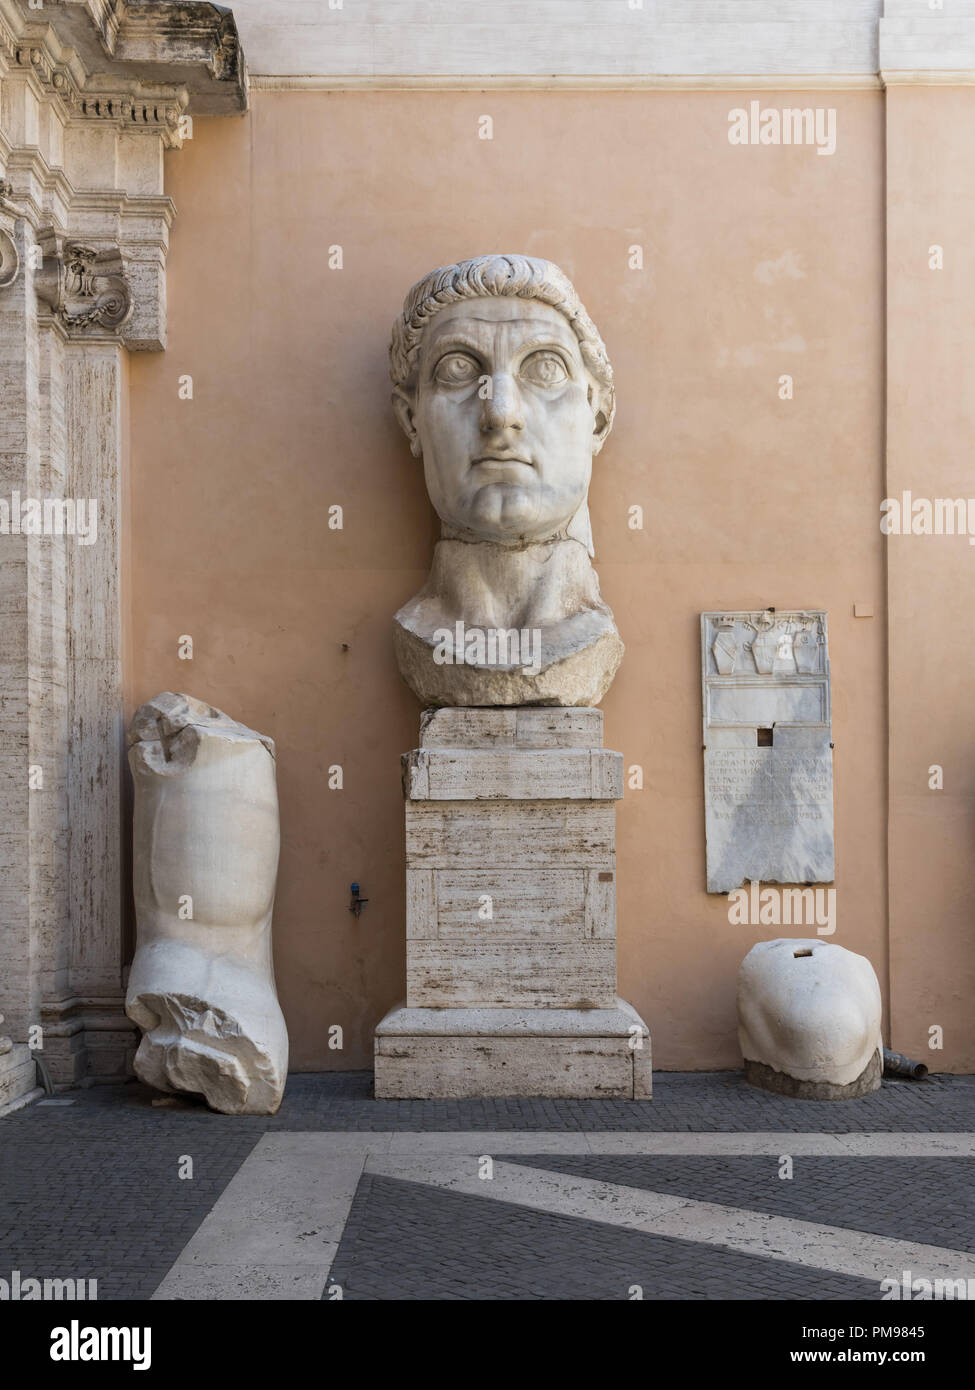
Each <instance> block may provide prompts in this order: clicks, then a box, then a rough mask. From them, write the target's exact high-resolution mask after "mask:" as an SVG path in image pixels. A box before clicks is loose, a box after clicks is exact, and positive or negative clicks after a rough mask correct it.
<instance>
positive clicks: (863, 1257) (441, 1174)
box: [366, 1154, 975, 1291]
mask: <svg viewBox="0 0 975 1390" xmlns="http://www.w3.org/2000/svg"><path fill="white" fill-rule="evenodd" d="M366 1171H367V1172H369V1173H371V1174H372V1175H373V1176H376V1177H388V1178H398V1179H400V1180H402V1181H406V1182H418V1183H424V1184H426V1185H427V1186H431V1187H437V1188H442V1189H444V1190H446V1191H449V1192H455V1193H462V1194H464V1195H466V1196H469V1197H487V1198H489V1199H492V1200H494V1201H499V1202H510V1203H512V1204H514V1205H516V1206H522V1207H530V1208H531V1209H533V1210H535V1211H545V1212H550V1213H552V1214H555V1215H559V1216H569V1217H577V1218H581V1219H583V1220H586V1221H599V1222H602V1223H604V1224H607V1225H611V1226H621V1227H625V1228H626V1229H628V1230H632V1231H641V1232H643V1233H644V1234H646V1235H655V1236H671V1237H675V1238H677V1239H679V1240H686V1241H694V1242H696V1243H698V1244H701V1245H707V1246H720V1247H723V1248H725V1249H727V1250H734V1251H736V1252H738V1253H739V1254H746V1255H758V1256H761V1257H763V1258H765V1259H773V1260H786V1261H788V1262H790V1263H792V1264H798V1265H804V1266H807V1267H810V1268H814V1269H821V1270H828V1271H830V1272H832V1273H834V1274H845V1275H850V1276H852V1277H854V1278H859V1279H871V1280H876V1281H877V1282H878V1285H879V1281H880V1280H882V1279H888V1278H894V1279H897V1280H900V1278H901V1273H902V1271H903V1270H910V1271H911V1273H912V1277H915V1278H926V1279H959V1278H961V1279H969V1278H975V1255H971V1254H968V1253H966V1252H965V1251H962V1250H948V1249H944V1248H942V1247H941V1246H937V1245H923V1244H919V1243H917V1242H914V1241H903V1240H892V1239H890V1238H889V1237H886V1236H875V1235H871V1234H869V1233H868V1232H866V1231H855V1230H846V1229H844V1228H842V1227H839V1226H825V1225H821V1224H819V1223H818V1222H815V1221H798V1220H795V1219H793V1218H789V1217H783V1216H767V1215H765V1214H763V1213H761V1212H755V1211H748V1210H745V1209H743V1208H740V1207H729V1206H723V1205H720V1204H719V1203H716V1202H698V1201H693V1200H690V1199H688V1198H685V1197H679V1196H674V1195H672V1194H670V1193H666V1194H665V1193H660V1192H648V1191H644V1190H643V1189H640V1188H633V1187H625V1186H622V1185H620V1184H617V1183H608V1182H600V1181H597V1180H595V1179H592V1178H580V1177H574V1176H573V1177H569V1176H566V1175H564V1174H561V1173H553V1172H548V1171H544V1170H541V1169H537V1168H525V1167H523V1166H522V1165H521V1164H517V1163H500V1162H495V1163H494V1176H493V1177H492V1178H490V1179H482V1178H480V1177H479V1176H478V1164H477V1162H476V1161H474V1160H473V1159H472V1157H470V1156H467V1157H464V1156H455V1157H449V1156H442V1157H440V1158H407V1157H405V1156H403V1157H401V1156H399V1155H392V1154H386V1155H376V1156H374V1157H373V1156H371V1157H370V1158H369V1159H368V1160H367V1163H366ZM878 1291H879V1290H878Z"/></svg>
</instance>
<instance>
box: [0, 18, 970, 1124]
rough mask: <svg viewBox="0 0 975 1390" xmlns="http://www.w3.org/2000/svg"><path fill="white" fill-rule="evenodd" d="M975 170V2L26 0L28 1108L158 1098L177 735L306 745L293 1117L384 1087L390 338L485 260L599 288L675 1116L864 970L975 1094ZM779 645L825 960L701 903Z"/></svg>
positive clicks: (15, 158) (11, 203) (13, 238)
mask: <svg viewBox="0 0 975 1390" xmlns="http://www.w3.org/2000/svg"><path fill="white" fill-rule="evenodd" d="M973 135H975V0H944V4H943V5H934V4H931V3H930V2H929V0H778V2H776V0H754V2H753V3H747V2H745V0H743V2H742V3H739V4H733V5H728V4H724V3H719V0H699V3H694V4H689V3H686V0H656V3H655V2H654V0H644V3H643V4H637V3H633V0H538V3H534V4H531V5H525V4H520V3H516V2H515V0H511V2H510V3H508V2H507V0H503V2H502V3H499V4H495V5H493V6H490V7H484V6H481V5H477V4H469V3H457V4H454V5H449V6H446V5H445V6H432V5H429V4H421V3H413V0H402V2H401V3H395V4H391V3H388V0H387V3H382V2H381V0H344V3H330V2H329V3H326V0H314V3H312V0H239V3H237V4H236V5H235V6H234V8H233V12H232V13H231V12H230V11H228V10H226V9H223V8H221V7H217V6H214V5H210V4H205V3H190V4H179V5H176V4H169V3H164V2H163V0H143V3H135V2H134V0H43V3H42V4H33V3H28V0H0V179H2V183H0V392H2V410H0V466H2V468H3V470H4V480H3V487H2V488H0V498H2V499H4V500H5V502H6V506H7V522H8V525H7V528H6V533H4V534H0V556H2V559H3V565H2V569H0V574H2V584H3V588H2V593H3V614H4V633H5V639H6V640H5V642H4V650H3V658H2V680H3V685H2V700H0V736H2V750H0V751H2V767H3V783H2V786H3V803H2V804H3V815H2V823H0V855H2V860H3V872H2V884H3V890H2V904H3V915H2V918H0V1012H2V1014H3V1015H4V1017H5V1023H4V1025H3V1031H4V1032H5V1033H7V1034H9V1035H10V1037H11V1038H12V1040H13V1042H14V1043H15V1044H16V1045H17V1046H16V1047H15V1049H14V1052H13V1053H11V1054H9V1055H10V1056H14V1055H15V1054H16V1055H17V1056H18V1057H19V1058H20V1059H21V1073H20V1076H21V1081H20V1082H18V1083H17V1084H22V1078H23V1059H24V1057H25V1055H26V1054H25V1053H24V1051H23V1049H24V1048H26V1047H27V1045H28V1044H30V1043H31V1042H33V1043H34V1047H33V1050H32V1052H31V1054H30V1055H31V1056H33V1057H35V1058H40V1059H41V1060H42V1061H43V1062H44V1064H45V1066H46V1068H47V1070H48V1072H49V1074H50V1077H51V1079H52V1081H53V1082H54V1083H55V1084H68V1083H72V1082H77V1081H79V1080H82V1079H85V1078H89V1079H92V1080H99V1079H106V1078H109V1077H113V1076H118V1075H119V1074H121V1073H124V1072H125V1070H126V1069H127V1068H128V1067H129V1066H130V1064H131V1055H132V1052H133V1050H134V1045H135V1041H136V1035H135V1032H134V1029H133V1025H132V1024H131V1023H129V1021H128V1020H127V1019H126V1017H125V1013H124V1008H123V1001H124V993H125V979H126V967H127V964H128V963H129V962H130V961H131V958H132V952H133V945H134V922H133V913H132V908H131V887H130V881H131V869H130V865H129V849H128V846H129V842H130V837H131V807H130V801H131V791H130V785H129V782H128V774H127V770H126V767H125V758H124V729H125V726H126V723H127V722H128V720H129V719H130V718H131V715H132V713H133V712H134V710H135V709H136V708H137V707H138V706H139V705H141V704H142V703H143V702H144V701H145V700H147V699H149V698H150V697H151V696H153V695H154V694H156V693H157V692H159V691H163V690H178V691H186V692H188V693H190V694H192V695H195V696H197V697H198V698H200V699H204V700H206V701H208V702H210V703H211V704H213V705H214V706H217V707H219V708H220V709H223V710H226V711H228V712H229V713H230V714H231V715H232V716H233V717H234V718H236V719H239V720H241V721H243V722H244V723H246V724H247V725H250V726H251V727H252V728H255V729H259V730H261V731H262V732H264V733H266V734H268V735H270V736H271V737H272V738H273V739H274V740H275V743H276V747H277V776H278V791H279V798H280V805H281V826H282V854H281V862H280V869H279V876H278V893H277V902H276V907H275V919H274V940H275V968H276V975H277V985H278V992H279V995H280V998H281V1002H282V1006H283V1008H284V1012H285V1017H286V1019H287V1023H288V1031H289V1036H290V1043H291V1066H292V1069H293V1070H298V1071H302V1070H325V1069H337V1070H344V1069H353V1068H363V1067H368V1066H370V1065H371V1062H372V1036H373V1030H374V1028H375V1025H376V1022H377V1021H378V1020H379V1019H380V1018H381V1017H382V1016H383V1014H384V1013H385V1012H386V1011H387V1010H388V1009H389V1008H390V1007H391V1006H392V1005H393V1004H395V1002H396V1001H397V999H398V998H400V997H401V996H402V994H403V979H404V961H405V939H404V911H405V904H404V851H403V809H402V790H401V786H400V765H399V757H400V754H401V753H402V752H403V751H404V750H406V749H409V748H412V747H414V746H415V744H416V734H417V721H418V716H419V706H418V704H417V702H416V700H415V699H414V697H413V696H412V695H411V694H410V692H409V690H408V689H407V688H406V687H405V685H403V683H402V682H401V680H400V678H399V675H398V672H397V669H396V664H395V659H394V656H393V650H392V640H391V619H392V615H393V613H394V612H395V611H396V610H397V608H399V607H400V605H401V604H402V603H403V602H404V600H405V599H406V598H407V597H408V596H409V595H411V594H412V593H414V592H415V590H416V589H417V588H418V586H419V584H420V583H421V582H422V580H423V578H424V576H425V574H426V571H427V568H428V565H429V557H430V551H431V549H432V544H433V541H434V538H435V535H436V526H435V520H436V519H435V517H434V515H433V512H432V510H431V508H430V504H429V502H428V500H427V496H426V492H425V489H424V486H423V478H422V473H421V470H420V468H419V466H418V465H417V464H416V462H415V460H413V459H411V457H410V455H409V452H408V450H407V449H406V448H405V446H404V443H403V441H402V438H401V437H400V435H399V432H398V427H397V425H396V421H395V419H394V416H393V413H392V410H391V409H390V407H389V404H388V402H389V380H388V365H387V347H388V342H389V332H390V326H391V323H392V321H393V318H394V316H395V315H396V314H397V313H398V311H399V308H400V304H401V301H402V295H403V291H404V289H405V287H406V286H408V285H410V284H412V283H413V282H414V281H416V280H418V279H419V278H420V277H421V276H422V275H424V274H425V273H426V272H427V271H429V270H430V269H431V268H433V267H434V266H437V265H443V264H448V263H451V262H454V261H457V260H460V259H462V258H465V257H470V256H475V255H478V254H482V253H485V252H491V251H519V252H524V253H526V254H528V255H534V256H540V257H545V258H547V259H549V260H552V261H554V262H556V263H557V264H559V265H560V266H562V267H563V269H564V270H565V271H566V272H567V273H568V274H569V275H570V277H571V278H572V280H573V282H574V284H575V285H576V287H577V289H578V290H579V292H580V294H581V295H582V297H583V299H584V301H585V303H586V306H587V309H588V310H589V312H590V314H591V315H592V317H593V318H594V319H595V320H596V322H597V323H598V324H599V326H600V330H601V332H602V335H603V337H604V339H605V341H606V344H607V347H608V349H609V353H610V356H611V358H612V361H613V365H614V369H615V375H616V389H617V397H618V412H617V418H616V423H615V427H614V431H613V434H612V437H611V439H610V440H609V442H608V443H607V445H606V448H605V449H604V450H603V452H602V453H601V454H600V456H599V458H598V459H597V460H596V464H595V469H594V474H593V482H592V488H591V493H590V508H591V514H592V525H593V534H594V538H595V550H596V561H595V563H596V567H597V570H598V572H599V578H600V584H601V587H602V592H603V594H604V596H605V598H606V599H607V601H608V602H609V604H610V606H611V607H612V609H613V611H614V613H615V615H616V621H617V625H618V627H619V630H620V632H621V634H622V637H623V640H624V642H625V644H626V655H625V657H624V660H623V664H622V666H621V668H620V671H619V674H618V675H617V677H616V680H615V683H614V684H613V686H612V689H611V690H610V692H609V694H608V695H607V697H606V699H605V701H604V704H603V710H604V716H605V741H606V746H607V747H609V748H615V749H619V750H621V751H622V752H623V755H624V768H625V769H626V777H625V795H624V799H623V801H622V803H621V804H620V806H619V810H618V884H619V888H618V895H619V896H618V910H619V919H618V921H619V925H618V930H619V983H620V991H621V993H622V994H624V995H625V997H626V998H627V999H629V1000H631V1001H632V1003H633V1004H634V1006H635V1007H636V1008H637V1009H638V1011H639V1013H640V1014H641V1015H642V1016H643V1017H644V1018H645V1019H646V1020H647V1021H648V1023H649V1025H650V1028H651V1031H652V1034H653V1042H654V1058H655V1063H656V1065H657V1066H658V1067H662V1068H665V1069H686V1070H694V1069H712V1068H726V1067H735V1066H738V1065H740V1053H739V1051H738V1044H737V1037H736V1025H735V977H736V972H737V969H738V966H739V964H740V962H741V959H742V957H743V956H744V955H745V953H746V952H747V950H748V949H749V948H750V946H751V945H753V944H754V942H755V941H757V940H760V939H763V938H766V937H769V936H778V935H782V934H786V935H788V934H794V935H809V934H814V935H815V934H816V933H817V931H818V929H819V926H827V927H833V928H835V930H833V931H831V932H830V935H829V939H830V940H832V941H835V942H836V943H837V944H840V945H843V946H846V947H849V948H850V949H852V950H854V951H857V952H859V953H861V954H863V955H865V956H867V957H868V958H869V959H870V961H871V962H872V964H873V966H874V968H875V969H876V972H877V975H878V977H879V979H880V982H881V986H882V989H883V994H884V1003H885V1040H886V1041H887V1042H888V1044H889V1045H891V1046H893V1047H894V1048H896V1049H897V1050H898V1051H901V1052H905V1053H908V1054H912V1055H916V1056H920V1057H923V1059H924V1060H925V1061H926V1062H927V1063H928V1065H929V1066H930V1068H931V1070H932V1071H939V1070H940V1071H961V1072H964V1071H970V1070H971V1069H972V1067H973V1065H975V1030H973V1028H972V1024H971V1006H970V1000H971V996H972V992H973V987H975V944H973V931H972V921H973V915H975V886H973V885H975V875H973V872H972V866H971V854H970V849H971V846H972V844H973V841H975V810H973V807H975V714H973V712H972V710H973V701H972V699H971V691H972V689H973V687H975V657H972V656H971V655H970V654H969V651H968V648H967V643H966V642H965V641H963V640H962V638H963V634H964V621H963V619H964V614H965V611H966V610H965V607H964V605H965V602H966V601H967V596H968V595H969V594H970V593H972V592H973V581H972V565H973V564H975V552H973V551H972V549H971V538H970V537H969V535H968V530H969V529H971V531H972V535H973V536H975V502H973V503H972V504H971V506H970V508H969V506H968V503H967V499H968V497H969V494H975V478H973V475H972V469H971V467H970V463H969V451H970V440H971V438H972V437H973V433H975V382H973V372H975V366H973V363H975V327H973V320H972V315H971V312H970V307H969V306H970V304H971V302H972V296H973V291H975V249H973V248H975V199H973V198H972V196H971V194H970V193H969V191H968V186H967V159H966V156H967V153H968V151H969V150H970V148H971V142H972V138H973ZM906 494H910V496H909V497H906V496H905V495H906ZM32 499H33V500H36V501H37V502H38V503H40V504H41V507H40V510H39V512H38V515H39V516H40V517H41V521H42V534H36V535H35V534H31V528H32V525H33V523H32V522H30V521H28V520H27V518H28V516H29V515H30V514H31V512H30V508H29V507H28V508H27V510H25V504H26V503H27V502H29V501H30V500H32ZM44 499H48V500H49V501H50V500H52V499H53V500H56V501H60V502H63V503H67V502H68V501H70V502H72V503H73V512H72V513H69V512H68V511H66V510H64V509H61V511H60V515H61V517H62V519H63V521H65V522H67V521H69V520H71V519H72V516H73V523H74V524H73V530H71V529H69V528H68V526H67V525H64V526H63V527H62V530H63V531H65V532H66V534H44V533H43V521H44V510H43V501H44ZM885 499H892V500H894V501H896V502H897V503H898V504H899V505H898V515H897V516H896V517H895V516H894V511H893V509H892V508H891V507H888V508H887V509H886V511H884V510H883V509H882V504H883V503H884V501H885ZM958 500H962V501H964V503H965V505H964V506H963V507H962V508H961V509H959V508H958V507H957V506H955V505H954V504H955V502H956V501H958ZM939 502H940V503H941V504H942V505H941V506H938V505H937V504H938V503H939ZM948 502H950V503H951V504H952V505H951V506H950V507H949V506H947V505H946V504H947V503H948ZM88 503H90V504H91V506H90V507H89V506H88V505H87V504H88ZM919 503H920V505H918V504H919ZM925 503H929V504H930V518H929V517H928V513H927V512H926V509H925V505H924V504H925ZM2 512H3V508H2V506H0V514H2ZM92 515H94V517H95V518H96V521H95V524H94V528H93V527H92V522H91V518H92ZM969 516H970V517H971V518H972V525H971V527H970V528H969V527H968V517H969ZM939 518H940V530H939ZM885 519H886V522H887V526H888V529H889V530H893V532H894V533H893V534H885V533H884V531H883V530H882V526H881V522H882V520H885ZM892 519H893V520H896V521H898V522H899V523H900V524H899V525H898V526H892V525H891V522H892ZM929 519H930V525H928V521H929ZM949 519H950V530H949ZM55 520H56V518H55V517H54V516H53V513H52V517H51V521H52V525H51V527H50V528H48V529H49V530H52V531H53V530H55V529H56V528H55V526H54V522H55ZM86 528H87V529H86ZM0 529H2V528H0ZM905 532H906V533H905ZM946 532H947V533H946ZM769 607H774V608H778V609H790V610H791V609H796V610H822V611H824V612H826V613H827V614H828V617H829V641H830V662H831V672H832V738H833V743H834V749H833V760H834V778H835V781H834V802H835V850H836V870H835V873H836V877H835V883H834V884H833V885H832V887H833V888H834V889H835V898H834V899H833V904H834V907H833V919H832V920H831V922H830V923H828V924H827V923H820V924H818V925H817V924H806V925H805V926H801V927H800V926H795V927H793V926H782V925H781V924H780V923H777V922H776V921H775V920H774V914H772V913H770V915H769V918H768V920H765V921H762V920H757V921H750V922H749V923H748V924H743V923H741V922H740V921H734V920H731V918H732V916H733V914H732V913H731V912H730V909H729V902H728V899H727V897H726V896H725V895H723V894H714V893H711V894H709V893H708V892H707V891H706V890H707V882H706V875H705V819H704V782H703V764H702V752H701V704H700V693H699V692H700V615H701V613H702V612H710V611H712V610H745V609H765V608H769ZM353 881H355V882H357V883H358V884H359V885H360V887H361V892H362V896H364V897H366V898H368V903H367V905H366V906H365V907H364V908H363V910H362V911H361V913H358V914H357V913H354V912H350V911H349V906H350V884H351V883H352V882H353ZM38 1026H39V1028H40V1032H39V1033H38V1032H37V1031H36V1030H37V1028H38ZM336 1026H338V1028H339V1029H340V1030H341V1033H340V1034H338V1035H337V1034H336V1032H335V1028H336ZM32 1029H33V1030H35V1031H34V1032H33V1033H32V1031H31V1030H32ZM337 1039H338V1040H340V1041H341V1046H336V1045H335V1043H336V1040H337ZM39 1042H42V1044H43V1046H42V1047H39V1046H38V1045H37V1044H38V1043H39ZM18 1049H20V1050H19V1051H18ZM2 1065H3V1058H0V1066H2ZM13 1084H14V1083H13V1082H11V1083H10V1089H11V1090H12V1088H13ZM3 1098H4V1097H3V1094H2V1093H0V1103H2V1102H3Z"/></svg>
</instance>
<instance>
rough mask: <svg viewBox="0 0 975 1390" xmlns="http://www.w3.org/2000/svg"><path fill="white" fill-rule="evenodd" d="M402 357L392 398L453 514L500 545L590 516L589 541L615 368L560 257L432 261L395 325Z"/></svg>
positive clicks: (454, 528) (448, 521)
mask: <svg viewBox="0 0 975 1390" xmlns="http://www.w3.org/2000/svg"><path fill="white" fill-rule="evenodd" d="M390 366H391V373H392V378H393V385H394V390H393V404H394V408H395V410H396V413H397V416H398V418H399V421H400V424H401V425H402V427H403V429H404V431H405V432H406V435H407V437H408V439H409V441H410V447H411V449H412V450H413V453H414V454H415V455H417V456H418V457H422V459H423V466H424V473H425V477H426V484H427V490H428V492H429V494H430V499H431V501H432V502H433V505H434V507H435V508H436V510H437V513H438V515H439V516H440V519H441V520H442V521H443V523H444V526H445V527H446V528H448V529H449V530H450V531H451V532H454V533H456V534H458V535H464V536H467V537H477V538H478V539H480V540H485V541H492V542H494V543H497V544H502V545H511V544H515V545H517V544H521V543H523V542H525V541H538V540H548V539H550V538H552V537H554V536H557V535H560V534H561V535H568V534H570V533H572V532H573V531H579V530H582V532H583V536H584V538H585V539H586V542H587V545H588V520H587V518H586V515H585V514H586V494H587V492H588V489H589V478H590V473H591V469H592V459H593V456H594V455H595V454H597V453H598V452H599V450H600V449H601V448H602V445H603V443H604V442H605V440H606V437H607V435H608V434H609V431H610V429H611V427H612V423H613V412H614V408H615V403H614V396H613V371H612V368H611V366H610V364H609V357H608V355H607V352H606V348H605V346H604V344H603V341H602V339H601V338H600V336H599V334H598V332H597V331H596V328H595V325H594V324H593V322H592V320H591V319H590V317H589V315H588V314H587V313H586V311H585V309H584V308H583V305H582V303H581V301H580V300H579V297H578V295H577V294H576V292H575V290H574V288H573V286H572V284H571V283H570V281H569V280H568V278H567V277H566V276H565V275H564V274H563V272H562V271H561V270H559V268H558V266H555V265H553V264H552V263H551V262H550V261H543V260H537V259H535V258H532V257H528V256H480V257H478V258H477V259H475V260H471V261H462V262H461V263H460V264H459V265H454V266H447V267H446V268H441V269H439V270H434V271H432V272H431V273H430V274H429V275H427V276H425V277H424V279H422V280H421V281H420V282H419V284H417V285H415V286H414V287H413V289H412V290H411V291H410V293H409V295H408V296H407V299H406V303H405V304H404V306H403V313H402V316H401V317H400V318H399V319H398V320H397V321H396V323H395V325H394V326H393V341H392V345H391V347H390ZM580 512H581V513H582V514H583V515H582V516H581V517H580ZM574 522H575V523H576V525H575V527H573V523H574Z"/></svg>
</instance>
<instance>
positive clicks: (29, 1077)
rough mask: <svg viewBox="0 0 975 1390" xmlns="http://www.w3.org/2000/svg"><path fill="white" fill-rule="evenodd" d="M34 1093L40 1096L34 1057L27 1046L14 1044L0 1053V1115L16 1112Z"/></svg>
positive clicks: (0, 1040) (1, 1040)
mask: <svg viewBox="0 0 975 1390" xmlns="http://www.w3.org/2000/svg"><path fill="white" fill-rule="evenodd" d="M3 1041H4V1039H0V1043H2V1042H3ZM7 1041H9V1040H7ZM35 1091H36V1092H37V1094H38V1095H40V1094H41V1092H40V1090H39V1089H38V1086H37V1067H36V1066H35V1065H34V1055H33V1053H32V1052H31V1050H30V1048H29V1047H28V1046H27V1044H26V1043H14V1044H13V1045H12V1046H11V1047H10V1048H8V1050H7V1051H6V1052H3V1051H0V1115H3V1114H4V1113H5V1112H6V1111H8V1110H16V1109H17V1108H18V1107H19V1106H20V1105H23V1104H24V1102H25V1101H26V1100H27V1098H28V1097H30V1096H32V1095H33V1094H34V1093H35Z"/></svg>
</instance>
